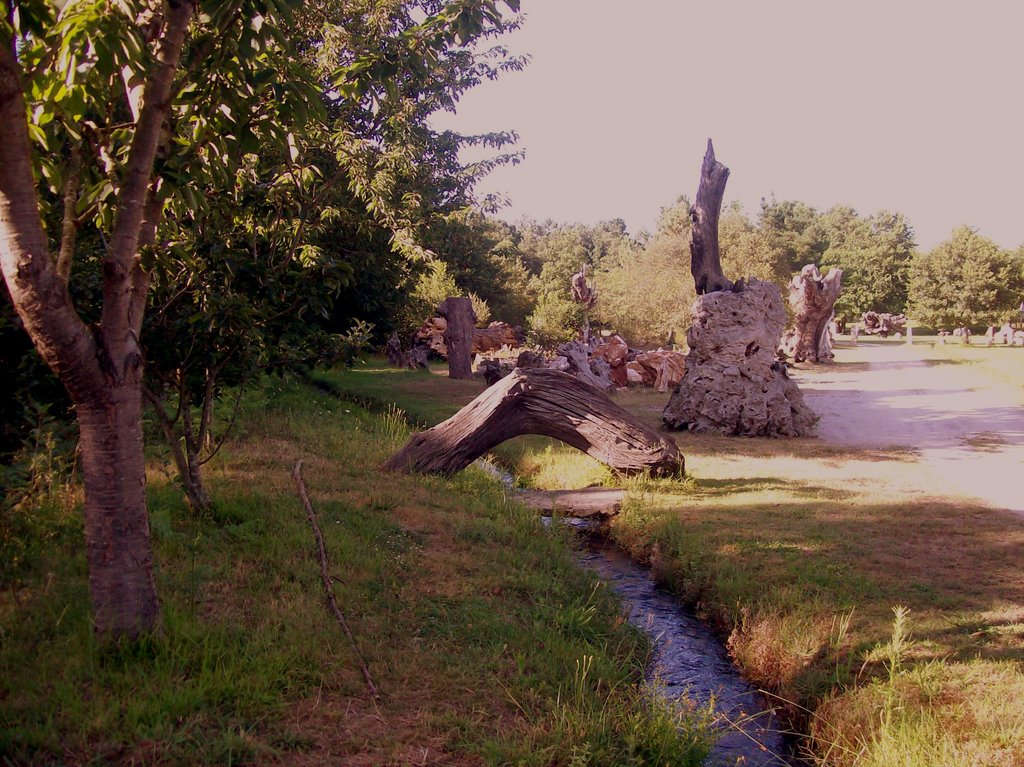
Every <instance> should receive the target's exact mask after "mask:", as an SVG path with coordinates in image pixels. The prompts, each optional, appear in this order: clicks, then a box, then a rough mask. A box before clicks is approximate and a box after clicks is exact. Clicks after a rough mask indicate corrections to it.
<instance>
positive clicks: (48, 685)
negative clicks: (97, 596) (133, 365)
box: [0, 376, 709, 765]
mask: <svg viewBox="0 0 1024 767" xmlns="http://www.w3.org/2000/svg"><path fill="white" fill-rule="evenodd" d="M435 378H437V379H438V380H439V381H440V382H442V384H447V383H452V384H456V383H457V382H447V380H446V379H444V378H443V377H437V376H435ZM459 385H461V384H459ZM437 407H438V410H441V409H443V407H442V406H440V405H438V406H437ZM424 412H429V411H424ZM406 436H407V431H406V427H405V426H404V423H403V422H402V421H401V420H400V419H399V418H398V417H397V416H396V415H395V414H394V413H392V414H391V415H388V414H386V413H384V414H376V413H371V412H369V411H367V410H365V409H364V408H362V407H359V406H356V405H354V404H350V403H345V402H341V401H339V400H338V399H336V398H334V397H331V396H329V395H327V394H325V393H323V392H319V391H317V390H315V389H313V388H312V387H310V386H308V385H304V384H300V383H297V382H294V381H284V382H276V383H270V384H267V385H266V386H265V387H264V388H262V389H260V390H258V391H254V392H252V393H250V394H249V395H247V397H246V399H245V401H244V405H243V412H242V418H241V422H240V429H239V432H238V434H237V436H236V438H235V439H234V440H233V441H231V442H229V443H228V445H227V446H226V447H225V448H224V450H223V451H222V453H221V454H220V455H219V456H218V457H217V459H216V460H215V461H214V462H213V463H211V464H209V465H208V467H207V481H208V485H209V487H210V490H211V493H212V495H213V497H214V500H215V502H216V507H215V510H214V512H212V513H211V514H209V515H207V516H203V517H196V516H193V515H192V514H191V513H190V512H189V511H188V510H187V508H186V507H185V504H184V503H183V501H182V498H181V494H180V492H179V490H178V489H177V488H176V487H175V485H174V483H173V481H172V472H171V469H170V467H169V466H168V465H167V464H166V462H164V461H163V460H162V459H161V451H160V450H159V448H158V447H157V446H154V450H153V454H154V455H153V460H152V461H151V463H150V468H149V500H150V510H151V518H152V530H153V537H154V541H155V549H156V552H155V553H156V562H157V581H158V587H159V592H160V595H161V599H162V601H163V610H164V611H163V624H162V628H161V630H160V631H159V632H158V633H157V634H155V635H153V636H150V637H146V638H145V639H143V640H141V641H139V642H135V643H127V644H124V645H122V646H114V647H110V646H97V645H96V644H95V642H94V641H93V638H92V633H91V630H90V624H89V615H88V598H87V585H86V572H85V565H84V558H83V555H82V548H81V542H80V536H81V533H80V523H78V522H77V514H78V512H77V510H76V509H75V508H74V506H73V504H67V503H64V505H63V506H61V507H60V508H62V509H65V510H66V511H65V512H62V513H65V517H66V518H64V520H63V521H64V524H65V526H66V527H67V528H69V530H70V532H68V533H67V534H66V535H61V536H58V537H56V538H51V539H48V540H47V541H46V542H45V545H43V546H42V547H41V548H40V549H39V551H40V552H41V554H40V556H39V559H38V561H36V562H35V563H34V564H33V566H32V567H31V568H30V569H29V571H27V572H26V573H24V574H23V575H22V577H21V580H20V581H19V583H18V584H17V585H16V587H15V586H14V585H12V588H10V589H5V591H4V593H3V595H2V596H0V763H4V764H7V763H11V764H91V763H96V764H100V763H104V764H106V763H124V764H129V763H132V764H160V765H164V764H168V765H172V764H182V765H184V764H204V765H213V764H266V763H274V764H292V763H294V764H309V763H331V762H333V763H345V762H348V761H354V762H357V763H360V764H362V763H365V764H410V763H421V762H429V763H433V762H435V761H444V762H446V763H458V764H463V763H470V764H474V763H480V762H484V763H488V764H523V765H570V764H581V765H582V764H595V765H596V764H635V765H642V764H652V765H653V764H664V763H672V764H694V765H696V764H699V763H700V761H701V759H702V758H703V756H704V754H706V752H707V748H708V743H709V736H708V732H709V731H708V728H707V715H706V714H705V713H704V712H697V711H682V712H674V711H671V710H670V709H668V708H667V707H665V706H664V705H663V704H661V703H660V702H659V699H658V698H652V697H650V696H649V695H648V694H647V693H646V692H645V689H644V687H643V685H642V684H641V683H640V680H641V678H642V669H643V667H644V665H645V663H646V660H647V655H648V652H649V648H648V645H647V643H646V640H645V639H644V637H643V636H642V635H641V634H640V633H639V632H636V631H635V630H633V629H631V628H630V627H629V626H628V625H625V624H624V623H623V621H622V620H621V618H620V613H619V606H618V604H617V602H616V599H615V598H614V597H613V596H612V595H611V594H610V592H609V591H608V590H607V589H606V588H604V587H603V586H600V585H598V584H597V583H596V582H595V579H594V578H593V577H592V576H591V575H589V574H587V573H585V572H583V571H581V570H580V569H579V568H578V567H577V566H576V564H575V562H574V558H573V556H572V552H571V539H570V538H569V536H568V533H566V532H564V531H559V530H552V531H547V530H546V529H545V528H544V527H543V526H542V525H541V524H540V522H539V520H537V519H536V517H535V515H534V514H532V513H530V512H528V511H526V510H524V509H522V508H520V507H518V506H517V505H515V504H513V503H510V502H509V501H508V499H507V498H506V497H505V496H504V494H503V492H502V489H501V487H500V486H499V485H498V483H496V482H495V481H494V480H493V479H491V478H489V477H488V476H486V475H485V474H484V473H482V472H479V471H476V470H470V471H467V472H464V473H462V474H461V475H459V476H457V477H456V478H454V479H452V480H443V479H438V478H431V477H426V478H424V477H403V476H384V475H381V474H379V473H378V472H377V471H376V469H375V468H374V467H375V466H376V465H377V464H378V463H379V462H380V461H382V460H383V459H384V458H385V457H386V456H387V455H388V454H389V453H390V452H391V451H393V450H394V449H396V448H397V447H398V446H399V445H400V444H401V442H402V441H404V439H405V438H406ZM300 458H301V459H303V460H304V469H303V473H304V477H305V481H306V483H307V485H308V488H309V492H310V495H311V497H312V500H313V503H314V505H315V507H316V508H317V512H318V516H319V520H320V525H321V527H322V528H323V530H324V535H325V538H326V542H327V549H328V554H329V556H330V558H331V562H332V570H333V574H334V575H335V576H336V582H335V584H334V589H335V591H336V593H337V597H338V602H339V604H340V605H341V606H342V609H343V610H344V611H345V613H346V617H347V619H348V621H349V624H350V625H351V627H352V630H353V633H354V634H355V636H356V639H357V641H358V642H359V644H360V648H361V651H362V654H363V655H364V656H365V658H366V660H367V663H368V666H369V668H370V669H371V673H372V674H373V676H374V681H375V682H376V684H377V686H378V687H379V688H380V689H381V691H382V693H383V700H382V701H380V703H377V704H375V703H374V702H373V701H372V700H371V699H370V698H369V696H368V695H367V693H366V690H365V688H364V685H363V682H362V679H361V676H360V673H359V671H358V667H357V665H356V663H355V658H354V655H353V652H352V650H351V648H350V646H349V644H348V643H347V641H346V640H345V638H344V636H343V635H342V633H341V631H340V630H339V628H338V626H337V624H336V623H335V622H334V620H333V618H332V617H331V616H330V615H329V613H328V612H327V610H326V609H325V607H324V599H323V593H322V586H321V584H320V580H319V567H318V564H317V562H316V559H315V555H314V546H313V537H312V533H311V530H310V528H309V526H308V524H307V521H306V519H305V515H304V512H303V510H302V507H301V504H300V502H299V500H298V498H297V496H296V495H295V490H294V487H293V484H292V481H291V478H290V472H291V468H292V465H293V464H294V462H295V461H296V460H298V459H300ZM64 501H66V499H64ZM62 502H63V501H62ZM76 531H77V532H76ZM680 727H681V728H680Z"/></svg>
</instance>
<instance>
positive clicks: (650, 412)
mask: <svg viewBox="0 0 1024 767" xmlns="http://www.w3.org/2000/svg"><path fill="white" fill-rule="evenodd" d="M869 343H870V342H869ZM883 343H885V342H883ZM889 343H891V342H889ZM924 343H925V344H926V347H925V349H924V350H923V353H924V355H925V357H926V358H935V359H953V360H962V361H963V363H964V364H967V365H971V366H974V367H977V369H978V371H979V375H980V376H982V377H981V378H979V386H980V387H983V386H984V385H985V383H984V381H985V380H987V378H986V377H985V376H987V374H988V372H991V371H996V370H998V371H1002V372H1004V373H1005V371H1006V370H1007V369H1008V366H1014V365H1020V364H1021V363H1024V354H1022V350H1020V349H1015V350H1007V349H988V350H986V349H979V348H976V347H975V348H970V349H967V348H962V347H958V346H950V347H942V346H940V345H936V346H934V347H932V346H927V343H928V342H927V341H924ZM842 364H844V363H839V365H842ZM849 364H859V363H858V362H856V361H855V362H852V363H849ZM987 371H988V372H987ZM370 380H372V381H373V382H374V385H375V386H376V387H377V388H376V390H375V393H374V396H375V397H379V398H382V399H386V400H390V401H395V402H398V403H399V404H400V406H401V407H403V408H405V409H407V410H409V411H410V412H427V409H428V408H432V409H433V413H434V416H435V418H433V419H426V420H428V421H429V422H433V421H434V420H437V418H439V417H442V416H445V415H448V414H450V412H453V411H454V410H455V409H456V408H457V407H458V406H459V405H460V404H464V403H463V402H462V401H459V402H453V401H449V400H448V399H447V398H446V397H445V396H444V395H443V394H442V387H441V386H440V385H439V383H438V382H439V381H443V380H444V379H443V377H441V376H438V375H436V374H435V375H430V374H425V373H421V374H406V373H401V372H398V371H386V370H376V369H369V370H364V371H353V372H351V373H348V374H345V375H344V376H340V377H336V378H335V384H336V385H338V386H341V387H343V388H345V387H348V388H350V389H352V390H359V391H364V390H368V389H367V388H366V386H367V385H366V384H365V383H364V382H366V381H370ZM385 382H387V383H385ZM465 387H466V393H465V395H464V396H465V398H466V399H465V401H468V399H469V397H470V396H471V394H472V393H473V392H474V391H479V389H480V385H479V384H478V385H477V387H476V389H475V390H474V389H473V387H472V384H470V383H467V384H465ZM665 399H666V397H665V395H658V394H656V393H653V392H636V391H632V392H629V393H623V394H620V395H617V401H618V402H619V403H620V404H622V405H623V406H625V407H626V408H627V409H629V410H631V411H632V412H634V413H635V414H637V415H638V416H639V417H641V418H642V419H644V420H646V421H648V422H649V423H651V424H652V425H654V424H656V423H657V421H658V416H659V415H660V412H661V409H662V407H663V406H664V403H665ZM676 437H677V441H678V443H679V445H680V447H681V449H682V452H683V453H684V454H685V455H686V458H687V466H688V469H689V471H690V475H691V476H690V477H689V478H688V479H687V480H685V481H674V482H670V481H645V480H643V479H639V480H636V479H635V480H631V481H626V482H624V483H623V484H624V485H625V486H627V487H628V488H629V490H630V493H629V496H628V500H627V503H626V504H625V507H624V509H623V513H622V514H620V515H619V516H618V517H617V518H616V519H615V520H614V522H613V524H612V526H611V532H612V535H613V536H614V537H615V538H616V540H617V541H618V542H619V543H620V544H621V545H623V546H624V547H626V548H628V549H629V550H630V551H632V552H633V553H634V555H635V556H637V557H638V558H641V559H645V560H647V561H649V562H650V563H651V564H652V566H653V568H654V570H655V573H656V574H657V576H658V577H659V578H660V579H661V580H662V581H664V582H665V583H666V584H668V585H670V586H671V587H672V588H674V589H675V590H676V591H677V592H678V593H679V594H680V595H681V597H682V598H683V599H685V600H686V601H687V602H689V603H690V604H692V605H693V606H694V607H695V608H696V609H697V610H698V611H699V612H700V613H701V614H702V615H704V616H705V617H706V618H707V619H708V620H709V621H711V622H712V623H713V624H714V625H716V626H717V627H718V629H719V630H720V631H721V632H722V635H723V638H725V639H726V641H727V642H728V645H729V648H730V650H731V652H732V654H733V656H734V657H735V658H736V660H737V662H738V663H739V664H740V666H741V667H742V668H743V669H744V671H745V673H746V674H747V675H748V677H749V678H751V679H752V680H753V681H754V682H756V683H758V684H760V685H761V686H763V687H764V688H765V689H768V690H771V691H773V692H775V693H776V694H777V695H779V696H780V700H781V701H782V702H783V703H784V704H785V705H786V706H787V707H788V708H789V709H790V711H791V712H792V713H793V714H794V717H795V718H796V720H798V721H801V722H802V726H803V727H805V729H806V730H807V732H808V733H809V734H810V736H811V737H810V740H809V748H810V749H811V750H812V752H813V754H814V755H815V757H816V758H817V759H818V760H819V761H820V762H821V763H823V764H828V765H844V766H845V765H861V766H866V765H879V767H881V765H894V764H899V765H908V767H910V766H914V767H916V766H917V765H920V766H921V767H924V766H925V765H930V766H932V767H939V766H940V765H941V766H942V767H946V766H949V765H992V767H996V766H997V765H998V766H999V767H1006V766H1011V767H1015V766H1019V765H1024V703H1022V702H1021V701H1024V568H1022V567H1021V565H1022V563H1024V519H1022V518H1021V517H1020V516H1014V515H1011V514H1008V513H1003V512H1000V511H995V510H992V509H990V508H987V507H983V506H981V505H979V504H976V503H973V502H969V501H964V500H963V499H961V498H957V497H948V496H943V495H940V494H937V493H936V492H934V491H933V490H932V489H930V488H928V487H927V486H922V483H921V481H920V480H919V478H918V477H917V476H916V475H917V474H919V472H917V471H916V470H915V468H914V463H915V455H914V454H913V452H912V451H907V450H904V449H867V450H852V449H849V448H837V447H829V446H827V445H823V444H822V443H820V442H819V441H818V440H814V439H800V440H789V441H776V440H750V439H743V440H737V439H732V438H725V437H709V436H696V435H689V434H682V435H676ZM500 458H501V460H504V461H505V462H507V463H510V464H511V465H512V466H513V467H514V468H516V470H517V471H518V472H519V473H520V474H522V475H523V476H524V477H525V482H526V483H527V484H532V485H535V486H547V487H562V486H566V485H575V486H581V485H585V484H592V483H608V482H614V481H616V480H615V479H614V478H612V477H610V475H608V474H607V472H606V471H605V470H604V469H603V468H602V467H600V466H598V465H597V464H596V463H594V462H592V461H591V460H590V459H589V458H587V457H585V456H582V455H581V454H579V453H577V452H576V451H573V450H572V449H570V448H566V447H563V446H560V445H556V444H551V443H550V442H547V441H544V440H537V439H531V440H522V439H520V440H515V441H513V442H510V443H507V444H506V446H504V447H503V448H502V449H501V455H500ZM896 608H899V609H898V610H896Z"/></svg>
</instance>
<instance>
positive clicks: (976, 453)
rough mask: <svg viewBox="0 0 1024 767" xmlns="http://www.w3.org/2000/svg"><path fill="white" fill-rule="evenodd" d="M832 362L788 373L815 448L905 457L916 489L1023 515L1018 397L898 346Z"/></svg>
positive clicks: (847, 352) (1023, 438)
mask: <svg viewBox="0 0 1024 767" xmlns="http://www.w3.org/2000/svg"><path fill="white" fill-rule="evenodd" d="M836 360H837V362H839V363H842V364H837V365H834V366H815V367H814V368H811V369H805V370H794V371H793V377H794V378H796V379H797V381H798V382H799V383H800V388H801V389H802V390H803V392H804V398H805V400H806V402H807V404H808V405H810V407H811V408H812V409H813V410H814V411H815V412H816V413H817V414H818V415H819V416H820V417H821V420H820V421H819V423H818V436H819V437H820V438H821V439H823V440H825V441H827V442H829V443H832V444H839V445H850V446H855V447H875V448H881V447H905V448H907V449H908V452H909V453H913V454H916V456H917V461H916V462H915V463H908V464H907V470H908V471H920V472H921V476H920V480H921V484H922V486H924V487H927V488H929V489H931V490H932V491H934V492H937V493H942V494H948V495H959V496H963V497H965V498H973V499H978V500H981V501H983V502H985V503H987V504H989V505H991V506H993V507H996V508H1004V509H1009V510H1011V511H1014V512H1017V513H1020V514H1024V387H1021V386H1017V387H1014V386H1010V385H1008V384H1005V383H1001V382H998V381H995V380H992V379H990V378H988V377H987V376H985V375H984V374H982V373H980V372H979V371H978V369H977V366H974V365H958V364H954V363H947V362H937V361H925V360H923V359H921V351H920V350H919V349H918V348H914V347H907V346H904V345H895V344H893V345H887V346H867V345H861V346H859V347H857V348H837V349H836ZM908 457H909V455H908Z"/></svg>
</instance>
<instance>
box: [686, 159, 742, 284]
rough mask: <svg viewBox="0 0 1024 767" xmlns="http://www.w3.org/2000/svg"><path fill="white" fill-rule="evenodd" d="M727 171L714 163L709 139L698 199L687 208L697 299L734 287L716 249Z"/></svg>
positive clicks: (718, 163) (691, 262)
mask: <svg viewBox="0 0 1024 767" xmlns="http://www.w3.org/2000/svg"><path fill="white" fill-rule="evenodd" d="M728 180H729V169H728V168H727V167H725V166H724V165H722V163H720V162H718V160H716V159H715V148H714V147H713V146H712V145H711V139H708V151H707V152H706V153H705V154H704V162H703V164H702V165H701V168H700V185H699V186H698V187H697V198H696V200H695V201H694V204H693V207H692V208H690V218H691V219H692V220H693V226H692V227H691V228H690V271H691V272H692V273H693V284H694V286H695V287H696V288H697V295H698V296H702V295H704V294H705V293H714V292H716V291H719V290H729V289H731V288H732V287H733V284H732V283H731V282H730V281H729V280H727V279H726V278H725V274H724V273H723V272H722V260H721V257H720V254H719V249H718V216H719V214H720V213H721V210H722V198H723V197H724V196H725V184H726V182H727V181H728Z"/></svg>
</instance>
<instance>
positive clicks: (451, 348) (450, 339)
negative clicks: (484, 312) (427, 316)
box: [437, 296, 476, 378]
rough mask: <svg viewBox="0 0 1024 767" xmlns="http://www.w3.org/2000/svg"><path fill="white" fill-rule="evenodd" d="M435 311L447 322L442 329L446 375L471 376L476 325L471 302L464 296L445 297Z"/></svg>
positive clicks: (453, 376)
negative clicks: (446, 355) (446, 352)
mask: <svg viewBox="0 0 1024 767" xmlns="http://www.w3.org/2000/svg"><path fill="white" fill-rule="evenodd" d="M437 312H438V314H440V315H441V316H442V317H444V318H445V320H446V321H447V323H448V325H447V327H446V328H445V331H444V343H445V346H446V347H447V348H448V377H449V378H472V377H473V368H472V356H473V354H472V348H473V329H474V328H475V327H476V314H474V313H473V302H472V301H470V300H469V298H467V297H465V296H462V297H458V298H446V299H445V300H444V301H442V302H441V304H440V305H439V306H438V307H437Z"/></svg>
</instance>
